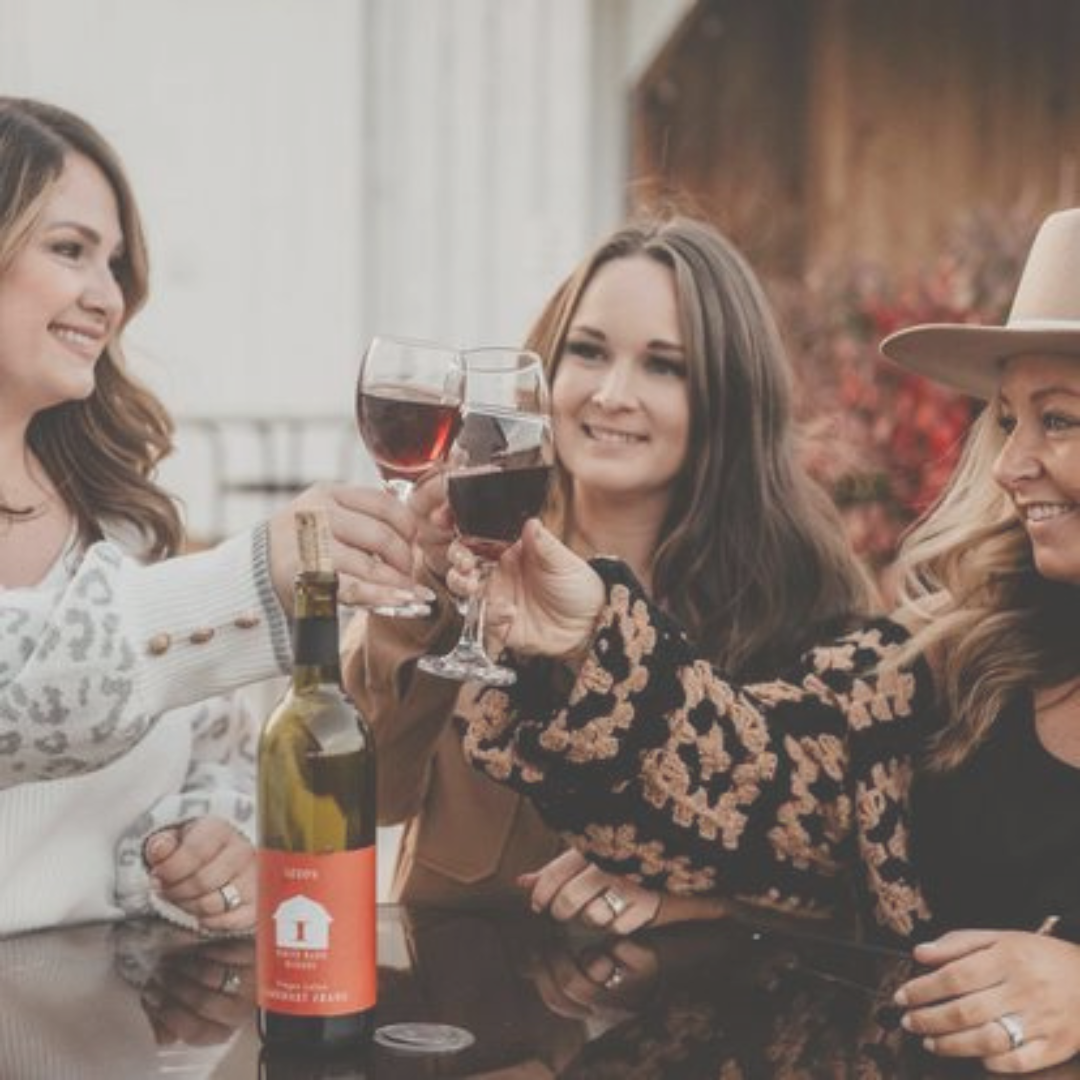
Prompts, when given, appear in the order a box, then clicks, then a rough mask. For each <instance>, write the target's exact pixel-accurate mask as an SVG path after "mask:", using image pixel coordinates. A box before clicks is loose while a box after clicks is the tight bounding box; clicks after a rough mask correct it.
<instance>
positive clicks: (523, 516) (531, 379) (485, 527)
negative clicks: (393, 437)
mask: <svg viewBox="0 0 1080 1080" xmlns="http://www.w3.org/2000/svg"><path fill="white" fill-rule="evenodd" d="M461 364H462V367H463V369H464V371H465V398H464V401H463V403H462V409H461V426H460V427H459V428H458V433H457V437H456V439H455V440H454V445H453V448H452V449H451V451H450V455H449V457H448V458H447V477H446V486H447V492H448V494H449V499H450V508H451V510H452V511H453V513H454V520H455V525H456V529H457V534H458V538H459V539H460V541H461V542H462V543H463V544H464V545H465V546H466V547H467V548H468V549H469V550H470V551H471V552H472V553H473V554H474V555H475V556H476V557H477V559H478V560H479V575H480V581H479V587H478V588H477V590H476V592H475V593H474V594H473V595H472V596H471V597H470V598H469V602H468V606H467V608H466V611H465V625H464V626H463V628H462V631H461V637H460V639H459V640H458V643H457V645H455V646H454V648H453V650H452V651H451V652H449V653H447V654H446V655H445V656H424V657H421V658H420V660H419V666H420V669H421V670H422V671H427V672H429V673H430V674H432V675H441V676H442V677H443V678H447V679H459V680H461V681H466V680H470V679H472V680H476V681H478V682H482V683H485V684H486V685H488V686H509V685H510V684H511V683H512V682H514V680H515V678H516V676H515V675H514V673H513V671H511V670H510V669H509V668H505V667H500V666H499V665H498V664H496V663H495V662H494V661H493V660H492V659H491V658H490V657H489V656H488V655H487V653H486V652H485V650H484V609H485V605H486V591H487V582H488V579H489V578H490V576H491V572H492V570H493V569H494V568H495V564H496V563H497V562H498V561H499V557H500V556H501V555H502V553H503V552H504V551H505V550H506V549H507V548H508V547H510V545H511V544H513V543H514V541H515V540H517V539H518V538H519V537H520V536H521V530H522V528H523V527H524V525H525V522H526V521H528V519H529V518H531V517H535V516H536V515H537V514H538V513H539V512H540V510H541V508H542V507H543V505H544V500H545V498H546V497H547V489H548V482H549V480H550V477H551V465H552V459H553V457H554V448H553V444H552V435H551V416H550V412H551V409H550V405H549V402H548V387H547V380H546V378H545V377H544V368H543V365H542V363H541V362H540V358H539V357H538V356H537V355H536V354H535V353H531V352H525V351H523V350H521V349H507V348H496V347H492V348H484V349H467V350H465V351H464V352H462V353H461Z"/></svg>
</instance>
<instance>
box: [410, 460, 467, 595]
mask: <svg viewBox="0 0 1080 1080" xmlns="http://www.w3.org/2000/svg"><path fill="white" fill-rule="evenodd" d="M408 506H409V509H410V510H411V511H412V514H413V518H414V520H415V523H416V536H415V540H414V543H415V545H416V547H417V548H418V549H419V551H420V554H421V557H422V558H423V561H424V565H425V566H426V567H427V568H428V570H429V571H430V572H431V573H432V574H434V575H435V576H436V577H437V578H440V579H442V580H443V581H445V580H446V574H447V571H448V570H449V569H450V557H449V553H448V549H449V547H450V544H451V543H452V542H453V540H454V536H455V535H456V533H455V529H454V513H453V511H452V510H451V509H450V503H449V500H448V498H447V494H446V473H445V471H444V470H442V469H436V470H433V471H432V472H429V473H427V474H426V475H425V476H423V477H421V479H420V480H418V481H417V484H416V486H415V487H414V488H413V489H412V492H411V493H410V495H409V502H408Z"/></svg>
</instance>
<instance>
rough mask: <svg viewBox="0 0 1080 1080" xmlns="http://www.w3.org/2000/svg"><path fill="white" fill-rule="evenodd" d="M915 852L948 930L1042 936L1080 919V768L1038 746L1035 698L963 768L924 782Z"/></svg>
mask: <svg viewBox="0 0 1080 1080" xmlns="http://www.w3.org/2000/svg"><path fill="white" fill-rule="evenodd" d="M911 810H912V851H913V855H914V859H915V862H916V864H917V865H918V866H919V869H920V872H921V876H922V879H923V886H924V889H925V892H926V896H927V899H928V900H929V901H930V904H931V907H932V908H933V909H934V913H935V915H936V916H937V917H938V919H939V920H940V921H941V923H943V924H944V925H946V926H949V927H954V928H955V927H960V926H971V925H973V921H972V919H971V913H972V912H982V917H981V918H980V919H979V923H978V925H981V926H984V927H988V928H990V927H992V928H996V929H1005V928H1013V929H1023V930H1033V929H1036V928H1037V927H1038V926H1039V925H1040V924H1041V923H1042V921H1043V920H1044V919H1045V918H1046V917H1047V916H1050V915H1059V916H1063V917H1067V918H1069V919H1070V920H1072V919H1075V918H1076V917H1077V916H1080V769H1078V768H1075V767H1073V766H1071V765H1068V764H1066V763H1065V762H1063V761H1062V760H1061V759H1060V758H1057V757H1055V756H1054V755H1053V754H1051V753H1050V752H1049V751H1048V750H1047V749H1046V748H1045V747H1044V746H1043V745H1042V743H1041V742H1040V741H1039V738H1038V734H1037V732H1036V729H1035V714H1034V708H1033V701H1032V698H1031V697H1030V695H1024V696H1023V698H1022V699H1020V700H1018V701H1016V702H1015V703H1014V704H1013V705H1012V706H1011V707H1010V708H1009V709H1007V710H1006V711H1005V713H1004V714H1003V715H1002V716H1001V717H1000V718H999V720H998V721H997V723H995V724H994V726H993V728H992V730H991V732H990V735H989V737H988V738H987V741H986V743H985V744H984V745H983V746H981V747H980V748H979V749H978V750H976V751H975V753H974V754H973V755H972V756H971V758H969V759H968V760H967V761H966V762H964V764H963V765H962V766H960V768H958V769H957V770H955V771H952V772H949V773H945V774H923V775H921V776H920V777H919V778H918V779H917V780H916V781H915V784H914V787H913V790H912V797H911Z"/></svg>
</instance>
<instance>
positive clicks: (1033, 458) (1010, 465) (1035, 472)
mask: <svg viewBox="0 0 1080 1080" xmlns="http://www.w3.org/2000/svg"><path fill="white" fill-rule="evenodd" d="M1041 471H1042V462H1041V461H1040V459H1039V455H1038V453H1037V450H1036V448H1035V447H1033V446H1032V445H1030V443H1028V442H1027V441H1026V440H1024V439H1022V438H1019V437H1017V436H1016V435H1012V436H1010V437H1009V439H1008V440H1007V441H1006V443H1005V445H1004V446H1003V447H1002V448H1001V452H1000V453H999V454H998V456H997V460H996V461H995V462H994V467H993V476H994V480H995V481H996V482H997V483H998V485H999V486H1000V487H1003V488H1005V489H1006V490H1009V489H1011V488H1013V487H1015V486H1016V485H1017V484H1019V483H1022V482H1023V481H1025V480H1034V479H1035V478H1036V477H1038V476H1039V474H1040V472H1041Z"/></svg>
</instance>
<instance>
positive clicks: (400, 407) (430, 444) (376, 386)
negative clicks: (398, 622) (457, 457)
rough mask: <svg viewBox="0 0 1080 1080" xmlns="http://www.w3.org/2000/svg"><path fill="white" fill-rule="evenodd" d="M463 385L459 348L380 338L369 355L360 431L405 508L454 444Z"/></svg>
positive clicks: (412, 613)
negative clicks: (411, 494)
mask: <svg viewBox="0 0 1080 1080" xmlns="http://www.w3.org/2000/svg"><path fill="white" fill-rule="evenodd" d="M462 385H463V375H462V370H461V366H460V363H459V358H458V351H457V350H456V349H452V348H448V347H446V346H444V345H437V344H434V343H433V342H428V341H411V340H409V339H407V338H397V337H387V336H385V335H380V336H379V337H376V338H373V339H372V340H371V342H370V344H369V345H368V347H367V349H366V350H365V351H364V358H363V360H362V361H361V364H360V374H359V376H358V378H357V381H356V423H357V427H358V428H359V429H360V437H361V438H362V439H363V441H364V445H365V446H366V447H367V448H368V452H369V453H370V454H371V456H372V458H373V459H374V462H375V465H376V467H377V468H378V470H379V475H380V476H381V477H382V481H383V486H384V487H385V488H387V489H388V490H389V491H392V492H393V493H394V495H396V496H397V497H398V498H399V499H401V500H402V502H404V501H405V500H406V499H408V497H409V492H410V491H411V490H412V488H413V485H414V484H415V483H416V482H417V481H418V480H419V479H420V477H421V476H422V475H423V474H424V473H426V472H427V471H428V470H429V469H431V468H432V467H433V466H435V465H436V464H437V463H438V462H440V461H442V460H443V459H444V458H445V456H446V453H447V451H448V450H449V448H450V446H451V444H452V443H453V440H454V435H455V433H456V431H457V428H458V424H459V422H460V421H459V417H460V408H461V391H462ZM371 610H372V611H374V612H375V613H376V614H378V615H396V616H402V617H413V618H417V617H421V616H424V615H429V614H430V613H431V608H430V605H428V604H426V603H423V602H422V601H420V600H414V601H409V602H406V603H399V604H380V605H377V606H374V607H372V609H371Z"/></svg>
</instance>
